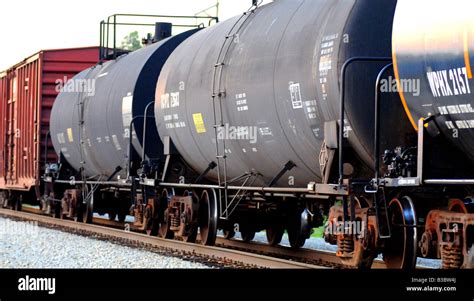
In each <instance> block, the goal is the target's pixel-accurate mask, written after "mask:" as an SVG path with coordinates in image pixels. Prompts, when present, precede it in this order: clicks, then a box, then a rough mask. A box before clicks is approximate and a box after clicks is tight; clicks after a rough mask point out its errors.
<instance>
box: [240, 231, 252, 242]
mask: <svg viewBox="0 0 474 301" xmlns="http://www.w3.org/2000/svg"><path fill="white" fill-rule="evenodd" d="M240 235H241V236H242V240H243V241H244V242H251V241H252V240H253V239H254V238H255V231H252V230H242V231H240Z"/></svg>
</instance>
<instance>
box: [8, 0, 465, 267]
mask: <svg viewBox="0 0 474 301" xmlns="http://www.w3.org/2000/svg"><path fill="white" fill-rule="evenodd" d="M471 2H472V1H467V0H465V1H463V0H455V1H451V2H449V3H448V2H446V1H437V2H433V3H431V5H429V6H426V3H425V2H423V1H420V0H416V1H414V0H410V1H408V0H398V1H396V0H384V1H371V0H351V1H332V0H321V1H313V0H276V1H274V2H272V3H269V4H267V5H258V3H254V5H253V6H252V7H251V9H249V11H247V12H246V13H244V14H243V15H241V16H238V17H235V18H232V19H230V20H227V21H225V22H221V23H218V24H216V25H213V26H211V27H209V28H205V29H202V28H198V29H194V30H192V31H187V32H184V33H182V34H179V35H175V36H170V37H166V38H165V39H163V40H161V41H158V42H157V43H155V44H153V45H151V46H148V47H146V48H144V49H142V50H138V51H135V52H132V53H129V54H125V55H123V56H120V57H118V58H117V59H115V60H111V61H107V62H100V63H99V64H97V65H95V66H93V67H91V68H89V69H86V70H84V71H82V72H81V73H80V74H78V75H77V76H76V77H74V79H73V80H75V81H78V82H80V83H82V87H83V88H84V89H79V90H81V91H77V90H78V89H76V91H74V92H71V91H63V92H62V93H60V94H59V96H58V97H57V98H56V101H55V102H54V106H53V109H52V113H51V120H50V127H49V135H48V136H47V137H49V139H50V141H46V142H45V145H46V146H47V145H48V143H52V145H53V146H54V149H55V151H56V153H57V156H58V160H56V161H54V160H53V161H51V160H50V159H48V158H46V159H45V162H44V163H45V168H43V169H42V171H41V181H38V182H40V183H39V184H36V185H33V189H35V192H36V195H37V198H38V200H39V201H40V203H41V206H42V208H43V209H44V210H47V211H51V212H53V213H54V214H55V215H56V216H57V217H67V218H75V219H77V220H78V221H80V222H92V217H93V214H94V213H99V214H108V216H109V218H110V219H111V220H118V221H119V222H123V221H124V220H125V218H126V216H127V215H133V216H134V218H135V222H134V227H136V228H138V229H140V230H142V231H146V232H147V233H148V234H150V235H155V236H156V235H158V236H160V237H162V238H168V239H171V238H179V239H182V240H184V241H186V242H196V241H200V243H202V244H205V245H213V244H214V243H215V241H216V237H217V233H218V231H219V230H222V231H224V235H225V237H226V238H227V239H232V238H233V237H234V235H235V233H236V232H240V233H241V236H242V239H243V240H244V241H246V242H250V241H252V240H253V239H254V236H255V233H256V232H259V231H262V230H265V231H266V235H267V238H268V243H269V244H270V245H278V244H279V243H280V242H281V240H282V237H283V235H284V233H285V232H286V233H287V234H288V239H289V242H290V244H291V246H292V247H293V248H296V249H297V248H300V247H302V246H304V244H305V241H306V240H307V239H308V238H309V237H310V235H311V233H312V229H314V228H316V227H320V226H323V225H325V226H326V231H325V239H326V241H327V242H328V243H331V244H335V245H337V246H338V252H337V255H338V256H339V257H340V258H341V261H342V262H343V263H344V264H346V265H349V266H352V267H358V268H368V267H370V266H371V264H372V262H373V260H374V259H375V258H376V257H377V256H378V255H379V254H383V259H384V261H385V262H386V264H387V266H388V267H390V268H414V267H415V266H416V261H417V257H425V258H434V259H441V260H442V264H443V267H444V268H466V267H468V258H469V256H470V255H471V254H470V253H472V246H473V244H474V198H472V196H473V195H474V189H473V188H474V179H473V174H474V168H473V167H474V155H473V153H474V152H473V150H474V108H473V107H472V106H473V105H474V103H473V98H472V97H471V93H472V92H471V91H474V84H473V80H472V77H473V75H472V72H473V71H472V65H471V62H472V61H473V60H472V59H473V56H474V55H473V53H474V52H473V51H474V21H473V20H472V18H470V15H469V14H470V11H471V10H472V8H474V4H473V3H471ZM421 12H423V15H421ZM88 83H93V84H89V85H88ZM91 87H93V89H91ZM87 88H89V89H87ZM20 113H21V112H20ZM13 132H14V129H13ZM2 135H4V133H2ZM46 140H48V139H46ZM5 147H7V145H6V144H5ZM8 154H9V153H8V152H3V157H2V158H0V159H1V160H3V161H2V164H5V162H6V160H7V159H8ZM17 156H18V154H17ZM39 174H40V173H38V175H39ZM0 183H1V182H0ZM21 196H22V193H21V192H19V191H18V189H15V188H8V186H5V185H4V186H3V190H2V198H1V201H2V203H3V204H4V206H10V207H15V208H17V209H19V208H21V201H22V197H21ZM23 199H24V198H23Z"/></svg>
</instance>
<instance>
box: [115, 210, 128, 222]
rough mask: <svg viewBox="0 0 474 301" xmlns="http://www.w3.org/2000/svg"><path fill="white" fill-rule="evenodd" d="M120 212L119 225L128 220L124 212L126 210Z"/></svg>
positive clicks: (118, 215)
mask: <svg viewBox="0 0 474 301" xmlns="http://www.w3.org/2000/svg"><path fill="white" fill-rule="evenodd" d="M120 211H121V212H119V213H118V214H117V217H118V221H119V223H125V220H126V219H127V213H126V212H123V211H124V210H120Z"/></svg>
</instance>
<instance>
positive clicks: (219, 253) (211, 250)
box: [0, 209, 323, 269]
mask: <svg viewBox="0 0 474 301" xmlns="http://www.w3.org/2000/svg"><path fill="white" fill-rule="evenodd" d="M0 216H4V217H14V218H19V219H22V220H32V221H37V222H38V223H39V224H40V225H47V226H55V227H60V228H62V229H71V230H79V231H83V232H87V233H91V234H98V235H100V236H102V237H108V238H110V239H119V240H120V241H121V242H124V241H129V242H139V243H140V245H149V246H153V247H159V248H165V249H170V250H178V251H181V252H185V253H187V254H194V255H200V256H206V257H211V258H221V259H224V260H227V261H233V262H239V263H243V264H247V265H249V266H255V267H263V268H275V269H298V268H302V269H308V268H309V269H315V268H323V267H321V266H317V265H312V264H305V263H299V262H292V261H288V260H283V259H279V258H273V257H268V256H262V255H258V254H253V253H245V252H241V251H236V250H230V249H223V248H218V247H208V246H202V245H197V244H189V243H184V242H181V241H176V240H164V239H160V238H157V237H151V236H147V235H143V234H139V233H134V232H127V231H124V230H118V229H111V228H106V227H102V226H97V225H90V224H83V223H76V222H73V221H67V220H60V219H54V218H51V217H47V216H43V215H36V214H31V213H25V212H17V211H11V210H4V209H0Z"/></svg>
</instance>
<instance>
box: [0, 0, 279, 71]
mask: <svg viewBox="0 0 474 301" xmlns="http://www.w3.org/2000/svg"><path fill="white" fill-rule="evenodd" d="M216 1H217V0H79V1H78V0H74V1H64V0H42V1H40V0H36V1H35V0H13V1H3V3H2V9H1V10H0V37H1V44H0V47H1V52H0V70H5V69H7V68H9V67H10V66H12V65H14V64H16V63H18V62H20V61H22V60H23V59H25V58H26V57H28V56H30V55H32V54H34V53H36V52H38V51H39V50H41V49H56V48H71V47H82V46H95V45H98V44H99V23H100V21H101V20H103V19H105V18H106V17H108V16H110V15H113V14H118V13H133V14H152V15H194V14H195V13H197V12H199V11H201V10H203V9H206V8H208V7H211V6H213V5H214V4H216ZM251 2H252V1H251V0H220V13H219V17H220V19H221V21H223V20H225V19H228V18H230V17H232V16H235V15H238V14H240V13H242V12H243V11H245V10H247V9H248V8H249V7H250V5H251ZM265 2H270V0H266V1H265ZM210 12H211V14H215V10H211V11H210ZM124 21H127V22H128V21H130V22H133V21H138V20H133V19H129V20H124ZM163 21H167V20H163ZM153 22H154V20H153ZM134 30H139V31H140V33H141V36H142V37H145V36H146V31H147V30H146V29H145V28H126V29H125V28H124V29H122V30H121V31H120V32H119V36H125V35H126V34H127V33H129V32H131V31H134ZM148 31H149V32H153V29H151V28H150V29H149V30H148ZM118 40H121V39H118ZM119 43H120V41H119Z"/></svg>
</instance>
